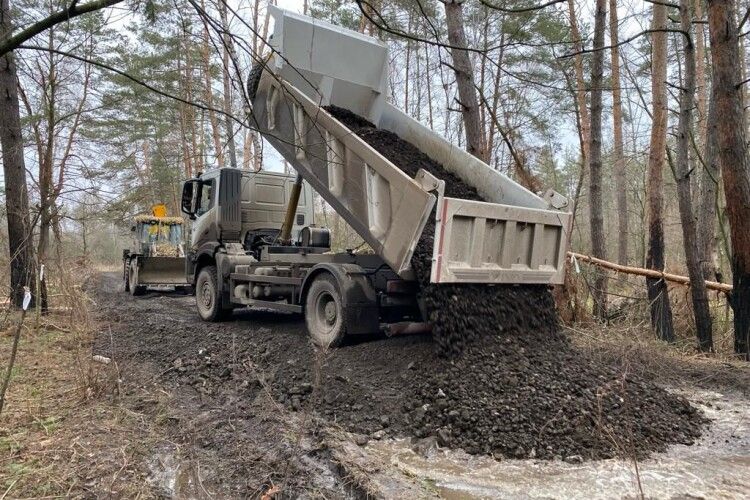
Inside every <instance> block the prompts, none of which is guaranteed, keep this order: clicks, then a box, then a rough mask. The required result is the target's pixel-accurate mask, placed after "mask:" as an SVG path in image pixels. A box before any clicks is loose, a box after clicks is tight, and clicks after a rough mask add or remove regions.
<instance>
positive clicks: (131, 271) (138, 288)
mask: <svg viewBox="0 0 750 500" xmlns="http://www.w3.org/2000/svg"><path fill="white" fill-rule="evenodd" d="M137 266H138V262H137V261H135V260H131V261H130V265H129V266H128V279H127V281H126V282H125V290H128V291H129V292H130V295H133V296H136V295H143V293H144V292H145V291H146V287H145V286H144V285H139V284H138V270H137Z"/></svg>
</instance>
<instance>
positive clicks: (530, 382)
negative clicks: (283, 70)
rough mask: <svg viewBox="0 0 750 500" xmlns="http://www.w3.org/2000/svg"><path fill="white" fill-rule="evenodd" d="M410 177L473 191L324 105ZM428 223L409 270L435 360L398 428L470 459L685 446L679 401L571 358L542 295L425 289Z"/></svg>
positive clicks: (686, 408) (687, 415)
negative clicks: (423, 175) (423, 174)
mask: <svg viewBox="0 0 750 500" xmlns="http://www.w3.org/2000/svg"><path fill="white" fill-rule="evenodd" d="M327 110H328V112H329V113H331V114H333V116H335V117H336V118H337V119H339V120H340V121H342V122H343V123H345V124H346V125H347V126H348V127H349V128H351V129H352V131H353V132H355V133H356V134H357V135H359V136H360V137H361V138H362V139H364V140H365V141H366V142H368V143H369V144H370V145H371V146H373V147H374V148H375V149H376V150H378V151H379V152H380V153H381V154H383V155H384V156H385V157H386V158H388V159H390V160H391V161H392V162H393V163H394V164H395V165H396V166H398V167H399V168H401V169H402V170H403V171H404V172H405V173H407V174H408V175H410V176H414V175H416V173H417V171H418V170H419V169H420V168H424V169H425V170H428V171H429V172H430V173H432V174H433V175H435V176H436V177H438V178H440V179H443V180H445V182H446V186H445V188H446V189H445V190H446V193H445V194H446V196H450V197H456V198H463V199H471V200H481V198H480V197H479V195H478V194H477V192H476V190H475V189H474V188H472V187H470V186H467V185H466V184H464V183H463V181H461V179H459V178H458V177H456V176H454V175H453V174H451V173H449V172H447V171H446V170H445V169H444V168H443V167H442V166H441V165H440V164H438V163H437V162H435V161H433V160H432V159H430V158H429V157H428V156H427V155H425V154H424V153H422V152H421V151H419V150H418V149H417V148H416V147H414V146H413V145H412V144H410V143H408V142H406V141H404V140H402V139H400V138H399V137H398V136H396V135H395V134H393V133H391V132H387V131H384V130H378V129H377V128H375V126H374V125H373V124H372V123H370V122H368V121H367V120H365V119H363V118H361V117H359V116H357V115H354V114H353V113H351V112H350V111H348V110H345V109H341V108H336V107H328V108H327ZM434 230H435V228H434V219H433V218H431V219H430V221H429V222H428V224H427V226H426V227H425V230H424V233H423V234H422V237H421V239H420V241H419V243H418V245H417V248H416V250H415V252H414V257H413V259H412V267H413V269H414V271H415V273H416V275H417V277H418V280H419V282H420V288H421V294H422V297H423V299H424V301H425V306H426V309H427V313H428V315H429V320H430V322H431V323H432V324H433V337H434V339H435V342H436V344H437V348H438V353H439V354H440V355H441V357H442V358H443V359H440V360H436V363H435V364H434V365H433V366H431V367H430V369H429V370H428V371H424V372H420V373H418V374H415V375H418V376H416V377H414V378H413V384H412V385H411V387H410V389H411V390H412V398H411V400H410V401H407V403H405V405H404V408H403V409H404V411H405V412H407V418H406V426H407V427H408V428H409V429H410V430H411V432H413V433H414V434H416V435H417V436H418V437H426V436H437V437H438V439H439V441H440V442H441V443H442V444H444V445H446V446H450V447H461V448H464V449H465V450H466V451H468V452H469V453H494V454H498V455H503V456H509V457H540V458H552V457H554V456H562V457H571V456H572V457H581V458H586V459H589V458H605V457H610V456H614V455H619V456H630V455H632V454H633V453H636V454H638V455H639V456H642V455H645V454H647V453H648V452H649V451H653V450H661V449H664V448H665V447H666V445H667V444H669V443H690V442H692V440H693V439H694V438H696V437H697V436H699V435H700V432H701V427H702V425H703V423H704V422H705V421H704V419H703V417H702V416H701V415H700V414H699V413H698V412H697V411H696V410H695V409H693V408H692V407H691V406H690V404H689V403H687V402H686V401H685V400H684V399H682V398H680V397H677V396H674V395H671V394H669V393H667V392H665V391H664V390H663V389H661V388H659V387H657V386H655V385H654V384H651V383H649V382H647V381H644V380H641V379H639V378H637V377H631V376H626V375H623V374H622V373H620V372H618V371H617V370H615V369H614V368H612V367H610V366H605V365H601V364H597V363H595V362H593V361H592V360H590V359H587V358H586V357H585V356H583V355H582V354H581V353H579V352H577V351H576V350H575V349H573V347H572V346H571V345H570V343H569V342H568V340H567V338H566V337H565V335H564V334H562V333H561V332H560V331H559V325H558V322H557V314H556V312H555V304H554V300H553V299H552V296H551V293H550V291H549V289H548V288H547V287H545V286H502V285H496V286H487V285H481V284H479V285H464V284H461V285H446V284H443V285H432V284H430V282H429V280H430V266H431V259H432V248H433V235H434Z"/></svg>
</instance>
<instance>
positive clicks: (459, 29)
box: [443, 0, 489, 162]
mask: <svg viewBox="0 0 750 500" xmlns="http://www.w3.org/2000/svg"><path fill="white" fill-rule="evenodd" d="M443 4H444V5H445V20H446V24H447V25H448V42H449V43H450V44H451V45H452V46H453V47H454V48H451V57H452V59H453V70H454V72H455V73H456V85H457V86H458V98H459V101H460V102H459V105H460V107H461V115H462V117H463V122H464V131H465V137H466V150H467V151H468V152H469V153H471V154H472V155H474V156H476V157H477V158H479V159H480V160H482V161H484V162H488V161H489V157H488V155H487V151H486V149H485V146H484V132H483V131H482V124H481V120H480V117H479V102H478V100H477V92H476V86H475V82H474V70H473V67H472V65H471V59H470V58H469V52H468V51H466V50H462V49H460V48H456V47H466V46H467V45H466V33H465V32H464V19H463V0H444V1H443Z"/></svg>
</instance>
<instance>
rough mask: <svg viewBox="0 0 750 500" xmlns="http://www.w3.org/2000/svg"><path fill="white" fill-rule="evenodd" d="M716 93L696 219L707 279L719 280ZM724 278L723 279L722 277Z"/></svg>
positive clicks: (709, 124)
mask: <svg viewBox="0 0 750 500" xmlns="http://www.w3.org/2000/svg"><path fill="white" fill-rule="evenodd" d="M715 95H716V94H715V92H713V91H712V92H711V98H710V100H709V104H708V119H707V120H706V122H707V123H706V147H705V149H704V151H705V153H704V155H703V164H702V165H701V181H700V193H699V197H698V198H699V199H698V216H697V217H696V219H697V220H696V222H697V224H698V228H697V232H698V234H697V239H698V252H699V257H700V261H701V267H702V269H703V277H704V278H705V279H711V280H713V279H715V280H719V276H720V275H721V272H720V270H719V255H718V245H719V242H718V238H717V234H716V224H717V207H718V201H719V200H718V194H719V178H720V176H721V173H720V168H719V150H718V149H719V145H718V132H717V126H718V116H717V113H716V97H715ZM719 281H720V280H719Z"/></svg>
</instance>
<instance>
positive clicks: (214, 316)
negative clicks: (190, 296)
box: [195, 266, 231, 321]
mask: <svg viewBox="0 0 750 500" xmlns="http://www.w3.org/2000/svg"><path fill="white" fill-rule="evenodd" d="M195 303H196V305H197V306H198V315H199V316H200V317H201V319H202V320H203V321H221V320H223V319H226V317H227V316H228V315H229V313H230V312H231V309H224V308H222V307H221V294H220V293H219V278H218V274H217V272H216V266H205V267H203V268H201V270H200V272H199V273H198V279H197V280H195Z"/></svg>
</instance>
